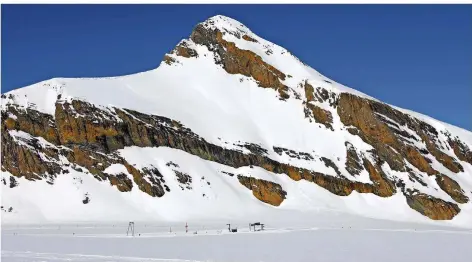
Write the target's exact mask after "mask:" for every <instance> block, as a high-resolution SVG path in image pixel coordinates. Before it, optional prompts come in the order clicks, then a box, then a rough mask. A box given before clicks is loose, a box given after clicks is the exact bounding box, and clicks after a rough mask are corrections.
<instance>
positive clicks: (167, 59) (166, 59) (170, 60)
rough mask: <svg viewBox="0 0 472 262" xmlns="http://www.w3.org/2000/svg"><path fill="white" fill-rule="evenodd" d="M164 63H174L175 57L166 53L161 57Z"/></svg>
mask: <svg viewBox="0 0 472 262" xmlns="http://www.w3.org/2000/svg"><path fill="white" fill-rule="evenodd" d="M163 61H164V63H166V64H168V65H172V64H173V63H175V59H174V58H172V57H170V56H168V55H165V56H164V59H163Z"/></svg>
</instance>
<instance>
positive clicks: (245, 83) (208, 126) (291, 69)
mask: <svg viewBox="0 0 472 262" xmlns="http://www.w3.org/2000/svg"><path fill="white" fill-rule="evenodd" d="M205 24H206V26H209V27H215V28H218V29H219V30H221V31H223V32H228V33H226V34H224V35H223V37H224V39H225V40H227V41H230V42H234V43H235V44H236V45H237V47H239V48H241V49H246V50H251V51H253V52H255V53H256V54H257V55H259V56H261V57H262V59H263V60H264V61H265V62H267V63H269V64H271V65H272V66H274V67H275V68H277V69H279V70H280V71H282V72H284V73H285V74H286V75H290V76H291V77H287V78H286V79H285V81H284V82H283V83H284V84H285V85H287V86H288V87H289V88H290V89H291V91H290V92H291V93H290V94H291V98H290V99H288V100H286V101H281V100H279V99H278V93H277V92H276V91H274V90H273V89H270V88H265V89H264V88H260V87H258V85H257V83H256V82H255V81H254V79H252V78H249V77H246V76H242V75H231V74H228V73H227V72H226V71H225V70H224V69H223V68H222V67H220V66H218V65H215V62H214V54H213V53H212V52H210V51H209V50H208V49H207V47H205V46H202V45H197V44H195V43H193V42H192V41H191V40H187V41H186V42H187V43H188V45H189V47H191V48H193V49H195V50H196V51H197V53H198V57H197V58H195V57H190V58H184V57H180V56H176V55H173V54H168V55H169V56H171V57H173V58H174V59H175V60H176V63H173V64H171V65H168V64H166V63H164V62H162V63H161V64H160V66H159V67H158V68H156V69H153V70H150V71H147V72H142V73H138V74H133V75H126V76H119V77H108V78H54V79H51V80H46V81H43V82H40V83H37V84H34V85H31V86H28V87H24V88H21V89H17V90H14V91H11V92H8V93H6V94H5V95H6V98H2V109H4V108H5V107H6V106H7V105H8V104H9V103H13V104H16V105H19V106H21V107H22V108H23V109H25V110H29V109H35V110H38V111H40V112H43V113H46V114H50V115H52V116H54V110H55V103H56V102H57V101H58V100H61V101H62V100H68V101H69V100H71V99H80V100H85V101H87V102H89V103H92V104H95V105H97V106H99V107H100V108H106V109H107V110H109V112H113V107H116V108H127V109H133V110H136V111H139V112H142V113H148V114H155V115H160V116H165V117H169V118H171V119H174V120H177V121H180V122H181V123H182V124H183V125H185V126H186V127H188V128H190V129H191V130H192V131H193V132H195V133H196V134H198V135H199V136H201V137H203V138H204V139H205V140H207V141H209V142H211V143H213V144H216V145H219V146H222V147H225V148H237V146H235V145H234V144H238V143H244V142H248V143H255V144H259V145H261V146H262V147H264V148H266V149H268V150H269V153H268V154H269V157H271V158H273V159H274V160H277V161H280V162H283V163H290V164H292V165H294V166H299V167H304V168H308V169H311V170H315V171H318V172H322V173H325V174H328V175H333V176H336V173H335V171H334V170H333V169H332V168H329V167H326V166H325V164H324V163H323V162H321V161H320V160H319V157H320V156H323V157H326V158H329V159H330V160H332V161H333V162H334V163H335V164H336V165H337V166H338V167H339V169H340V171H341V172H342V173H343V175H345V176H346V177H347V178H348V179H350V180H353V181H360V182H364V183H371V181H370V179H369V175H368V174H367V172H362V173H361V174H360V175H359V176H356V177H354V176H351V175H349V173H348V172H347V171H346V170H345V167H344V166H345V165H344V163H345V161H346V147H345V142H346V141H347V142H350V143H351V144H353V145H354V146H355V148H356V149H357V150H359V151H360V152H367V150H369V149H371V146H370V145H368V144H366V143H364V142H363V141H362V140H361V139H360V138H359V137H358V136H353V135H351V134H350V133H349V132H347V131H346V128H345V127H344V126H343V124H342V123H341V121H340V119H339V116H338V115H337V112H336V110H335V109H334V108H332V107H330V106H329V105H328V104H326V103H319V102H317V104H316V105H317V106H320V107H322V108H323V109H325V110H329V111H330V112H331V113H332V115H333V129H334V131H332V130H329V129H326V128H325V127H324V126H323V125H320V124H317V123H314V122H313V123H311V122H309V121H308V120H307V119H306V118H305V115H304V111H303V107H304V105H303V104H302V100H298V99H295V98H294V94H293V92H296V93H297V94H299V95H300V96H301V97H302V98H303V97H304V96H305V93H304V90H303V88H302V87H301V86H300V85H299V84H300V83H304V82H305V81H308V82H309V83H310V84H311V85H313V87H315V88H316V87H318V86H319V87H322V88H324V89H326V90H328V91H329V92H331V93H334V94H336V95H339V94H340V93H344V92H347V93H352V94H355V95H358V96H361V97H365V98H368V99H373V100H375V99H374V98H372V97H369V96H367V95H365V94H363V93H361V92H358V91H356V90H354V89H351V88H348V87H346V86H344V85H341V84H339V83H336V82H335V81H333V80H331V79H328V78H326V77H324V76H323V75H321V74H320V73H318V72H317V71H316V70H314V69H312V68H311V67H309V66H307V65H305V64H303V63H302V62H301V61H299V60H298V59H297V58H295V57H294V56H293V55H291V54H290V53H289V52H288V51H287V50H285V49H284V48H282V47H280V46H277V45H275V44H273V43H271V42H269V41H266V40H264V39H262V38H261V37H259V36H257V35H256V34H254V33H253V32H251V31H250V30H249V29H248V28H247V27H245V26H244V25H242V24H241V23H239V22H238V21H235V20H233V19H231V18H228V17H224V16H215V17H212V18H210V19H208V20H207V21H206V22H205ZM234 32H238V33H239V34H240V35H244V34H247V35H249V36H250V37H251V38H253V39H256V40H257V42H251V41H246V40H243V39H241V38H238V37H236V36H235V35H234ZM268 50H270V52H267V51H268ZM10 95H11V96H10ZM399 110H401V111H403V112H405V113H407V114H409V115H411V116H413V117H416V118H419V119H421V120H423V121H426V122H427V123H429V124H431V125H433V126H434V127H435V128H437V130H438V131H439V132H441V131H448V132H449V133H451V135H452V136H453V137H455V136H459V137H460V138H461V140H462V141H463V142H465V143H466V144H467V145H468V146H469V148H472V133H471V132H469V131H466V130H463V129H461V128H458V127H454V126H451V125H448V124H445V123H442V122H440V121H437V120H434V119H432V118H430V117H427V116H424V115H421V114H418V113H414V112H411V111H408V110H404V109H399ZM405 129H407V128H406V127H405ZM15 132H16V131H15ZM407 132H408V130H407ZM11 134H12V135H13V136H14V137H17V138H21V139H32V137H31V136H30V135H28V134H26V133H24V134H23V133H21V132H16V133H11ZM38 139H39V138H38ZM43 140H44V139H43ZM43 140H40V142H41V143H42V144H43V145H44V146H54V145H49V144H47V142H46V141H45V140H44V141H43ZM274 146H277V147H284V148H288V149H292V150H295V151H299V152H307V153H310V154H311V155H312V156H313V157H314V158H315V160H314V161H306V160H299V159H294V158H290V157H289V156H287V155H285V154H282V155H281V156H280V155H278V154H276V153H275V152H274V151H273V150H272V148H273V147H274ZM119 153H120V155H121V156H123V157H124V158H125V159H126V160H127V161H128V162H129V163H131V164H134V165H136V167H138V168H143V167H150V166H153V167H156V168H158V169H159V171H160V173H162V175H163V176H164V179H165V181H166V185H168V186H169V188H170V190H171V192H169V193H167V192H166V194H165V195H164V196H163V197H162V198H152V197H150V196H149V195H147V194H145V193H143V192H142V191H140V190H138V188H137V186H136V185H135V186H134V187H133V190H132V191H131V192H127V193H121V192H119V191H118V190H116V188H114V187H111V186H110V184H109V182H99V181H97V180H96V179H95V178H93V177H92V176H91V175H89V174H85V173H80V172H77V171H75V170H73V169H70V170H69V171H70V173H69V174H67V175H58V176H57V178H56V179H55V181H54V184H53V185H50V184H48V183H47V182H46V181H44V180H40V181H34V182H33V181H27V180H25V179H23V178H20V179H18V181H19V186H17V187H14V188H8V186H3V185H2V205H3V206H4V207H6V208H8V207H9V206H12V207H14V209H13V212H3V211H2V223H48V222H54V221H56V222H57V221H60V222H70V221H110V220H113V219H119V220H121V221H126V220H136V221H147V220H152V221H156V220H158V221H186V220H195V219H197V220H205V219H212V218H219V219H228V218H233V219H234V218H241V219H242V218H247V217H251V216H254V217H261V216H263V217H266V218H271V217H273V216H277V215H279V214H282V213H284V212H287V211H294V212H295V211H300V210H303V211H304V212H307V213H310V214H319V213H320V212H328V211H329V212H340V213H341V214H355V215H360V216H366V217H372V218H381V219H389V220H401V221H415V222H421V223H434V224H444V225H454V226H460V227H472V204H471V203H470V202H469V203H467V204H461V205H459V206H460V208H461V210H462V211H461V213H460V214H459V215H458V216H456V217H455V218H454V219H453V220H451V221H446V222H444V221H443V222H438V221H435V222H433V221H431V220H429V219H427V218H425V217H424V216H422V215H420V214H419V213H417V212H416V211H414V210H412V209H411V208H409V207H408V206H407V204H406V200H405V198H404V197H403V196H402V195H400V194H397V195H395V196H393V197H390V198H380V197H377V196H375V195H372V194H358V193H356V192H353V193H352V194H351V195H350V196H347V197H339V196H336V195H334V194H331V193H329V192H328V191H326V190H325V189H323V188H321V187H319V186H317V185H315V184H313V183H309V182H307V181H293V180H291V179H290V178H289V177H288V176H286V175H283V174H273V173H270V172H268V171H265V170H263V169H261V168H257V167H254V168H250V167H243V168H239V169H234V168H231V167H227V166H224V165H220V164H217V163H214V162H210V161H205V160H202V159H200V158H198V157H196V156H193V155H190V154H188V153H185V152H182V151H179V150H175V149H170V148H164V147H160V148H138V147H127V148H125V149H122V150H120V151H119ZM449 153H450V154H451V155H453V152H449ZM433 160H434V161H436V160H435V159H434V158H433ZM169 161H172V162H175V163H177V164H179V168H174V169H178V170H179V171H181V172H185V173H188V174H189V175H190V176H191V177H192V183H191V187H192V189H191V190H189V189H186V188H184V189H181V187H180V184H179V183H178V182H177V181H176V177H175V174H174V171H173V170H172V168H173V167H169V166H167V165H166V163H168V162H169ZM461 164H462V165H463V166H464V169H465V170H464V172H460V173H458V174H454V173H452V172H451V171H449V170H447V169H445V168H444V167H442V165H441V164H439V163H437V161H436V162H435V163H434V165H435V168H437V169H440V171H441V173H443V174H445V175H448V176H451V177H452V178H454V180H456V181H457V182H458V183H459V184H460V186H461V187H462V188H463V189H464V191H465V195H467V196H468V197H469V198H470V199H472V166H471V165H470V164H468V163H466V162H463V161H461ZM387 168H388V166H387V167H385V169H387ZM221 171H226V172H231V173H234V174H235V176H234V177H230V176H229V175H226V174H223V173H221ZM106 172H107V173H109V174H111V175H113V174H118V173H124V174H126V175H128V176H131V175H130V174H128V172H127V171H126V168H125V167H124V166H122V165H116V164H115V165H112V166H110V167H108V169H107V170H106ZM237 174H243V175H246V176H254V177H258V178H262V179H265V180H269V181H273V182H276V183H279V184H280V185H282V187H283V188H284V190H286V191H287V199H286V200H285V201H284V202H283V203H282V205H281V206H280V207H272V206H269V205H266V204H264V203H262V202H260V201H258V200H257V199H255V197H254V196H253V195H252V193H251V191H250V190H248V189H247V188H245V187H244V186H242V185H241V184H239V182H238V180H237V178H236V175H237ZM391 174H394V172H393V171H392V172H391ZM396 175H397V176H402V175H401V174H396ZM9 176H10V174H9V173H8V172H3V171H2V178H5V179H6V181H9ZM203 177H204V179H203ZM423 178H426V179H427V176H426V175H425V176H424V177H423ZM429 180H431V181H428V184H431V185H432V186H433V187H431V188H429V189H423V190H422V191H425V190H427V193H429V194H431V195H433V196H436V197H440V198H442V199H445V200H447V201H451V199H450V197H449V196H448V195H447V194H445V193H444V192H442V191H441V190H436V189H437V188H438V186H437V184H436V182H435V181H434V179H432V178H430V179H429ZM405 181H409V180H408V178H405ZM207 182H210V184H208V183H207ZM407 186H410V187H415V188H419V187H421V186H420V185H418V184H417V183H414V182H411V183H409V184H408V185H407ZM86 195H87V196H89V197H90V199H91V200H90V203H88V204H86V205H84V204H83V203H82V200H83V199H84V198H85V196H86ZM284 214H285V213H284Z"/></svg>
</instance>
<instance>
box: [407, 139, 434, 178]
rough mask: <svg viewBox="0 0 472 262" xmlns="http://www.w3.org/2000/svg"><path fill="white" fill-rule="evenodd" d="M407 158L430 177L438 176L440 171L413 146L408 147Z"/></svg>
mask: <svg viewBox="0 0 472 262" xmlns="http://www.w3.org/2000/svg"><path fill="white" fill-rule="evenodd" d="M405 157H406V159H407V160H408V162H410V163H411V164H412V165H414V166H415V167H416V168H418V169H419V170H420V171H422V172H425V173H426V174H428V175H436V174H438V171H437V170H435V169H433V168H432V167H431V165H430V164H429V162H428V161H427V160H426V158H425V157H424V156H423V155H422V154H421V153H420V152H418V150H416V149H415V148H413V147H412V146H406V149H405Z"/></svg>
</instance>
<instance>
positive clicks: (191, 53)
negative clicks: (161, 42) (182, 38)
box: [173, 42, 198, 58]
mask: <svg viewBox="0 0 472 262" xmlns="http://www.w3.org/2000/svg"><path fill="white" fill-rule="evenodd" d="M173 53H175V54H176V55H178V56H182V57H186V58H190V57H198V53H197V51H195V50H194V49H192V48H190V47H189V46H188V44H187V43H186V42H181V43H180V44H179V45H178V46H176V47H175V49H174V51H173Z"/></svg>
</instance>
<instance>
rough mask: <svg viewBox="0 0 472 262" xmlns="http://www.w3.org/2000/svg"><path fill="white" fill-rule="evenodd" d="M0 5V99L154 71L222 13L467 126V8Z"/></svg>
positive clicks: (348, 78) (360, 83)
mask: <svg viewBox="0 0 472 262" xmlns="http://www.w3.org/2000/svg"><path fill="white" fill-rule="evenodd" d="M1 8H2V28H1V29H2V35H1V36H2V38H1V39H2V56H1V57H2V67H1V74H2V82H1V83H2V93H3V92H7V91H9V90H12V89H15V88H19V87H22V86H25V85H29V84H32V83H35V82H38V81H42V80H45V79H49V78H53V77H91V76H114V75H122V74H130V73H134V72H140V71H144V70H149V69H152V68H155V67H157V66H158V65H159V63H160V61H161V59H162V57H163V56H164V54H165V53H166V52H168V51H170V50H171V49H172V48H173V47H174V46H175V45H176V44H177V43H178V42H179V40H181V39H182V38H187V37H188V36H189V35H190V33H191V31H192V29H193V27H194V26H195V25H196V24H197V23H198V22H200V21H203V20H205V19H206V18H208V17H210V16H213V15H216V14H222V15H226V16H230V17H232V18H234V19H236V20H239V21H240V22H242V23H243V24H245V25H246V26H248V27H249V28H251V29H252V31H253V32H255V33H256V34H258V35H259V36H261V37H263V38H265V39H267V40H270V41H272V42H275V43H277V44H279V45H281V46H283V47H285V48H287V49H288V50H290V51H291V52H292V53H293V54H295V55H296V56H298V57H299V58H300V59H301V60H302V61H304V62H305V63H307V64H309V65H311V66H312V67H313V68H315V69H317V70H318V71H320V72H321V73H323V74H325V75H326V76H328V77H330V78H332V79H334V80H336V81H338V82H340V83H343V84H345V85H347V86H350V87H352V88H355V89H357V90H360V91H362V92H364V93H367V94H369V95H371V96H374V97H376V98H378V99H380V100H382V101H384V102H387V103H390V104H394V105H396V106H400V107H403V108H407V109H411V110H414V111H417V112H421V113H424V114H427V115H430V116H432V117H434V118H437V119H439V120H442V121H445V122H449V123H452V124H455V125H458V126H461V127H463V128H466V129H468V130H472V6H471V5H468V6H466V5H462V6H460V5H456V6H452V5H377V6H376V5H291V6H284V5H199V6H197V5H2V7H1ZM110 95H113V94H110Z"/></svg>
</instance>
